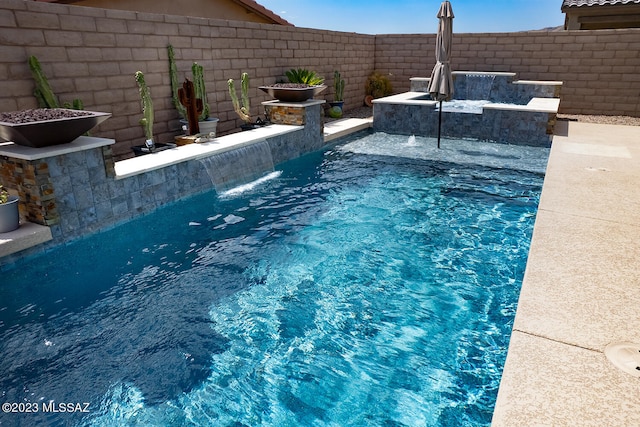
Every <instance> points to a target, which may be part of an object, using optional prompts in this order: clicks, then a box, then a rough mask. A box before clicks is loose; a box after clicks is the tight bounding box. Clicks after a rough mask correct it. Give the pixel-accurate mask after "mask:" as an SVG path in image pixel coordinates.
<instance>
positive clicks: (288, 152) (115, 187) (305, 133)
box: [0, 101, 324, 267]
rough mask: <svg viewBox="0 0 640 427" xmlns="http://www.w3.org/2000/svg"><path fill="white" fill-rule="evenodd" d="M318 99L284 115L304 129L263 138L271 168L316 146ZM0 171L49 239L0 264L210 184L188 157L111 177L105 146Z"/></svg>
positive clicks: (236, 176) (6, 163)
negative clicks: (45, 229) (149, 169)
mask: <svg viewBox="0 0 640 427" xmlns="http://www.w3.org/2000/svg"><path fill="white" fill-rule="evenodd" d="M322 102H323V101H316V102H314V103H311V104H312V105H306V106H305V107H304V108H297V109H296V110H295V111H293V112H292V111H290V114H289V117H294V116H295V119H294V120H296V121H298V122H301V123H304V127H301V128H299V129H297V130H295V131H293V132H289V133H285V134H283V135H277V136H272V137H267V138H265V139H264V140H263V141H266V143H267V144H268V147H269V151H270V153H271V157H272V159H273V164H274V165H277V164H279V163H282V162H286V161H287V160H291V159H294V158H297V157H300V156H301V155H303V154H305V153H308V152H312V151H316V150H319V149H321V148H322V146H323V145H324V135H323V133H322V118H321V110H322ZM271 108H274V109H277V108H278V107H277V106H276V105H274V106H272V107H271ZM247 135H249V134H248V133H247ZM263 141H260V142H263ZM177 149H178V150H179V149H180V148H177ZM236 150H242V148H240V149H236ZM231 151H233V150H231ZM216 155H217V154H213V155H212V156H216ZM229 169H230V172H229V176H228V177H227V178H228V179H229V180H230V181H231V182H234V181H235V180H243V178H244V177H246V173H247V171H246V170H245V168H244V165H243V164H230V165H229ZM0 171H1V174H0V182H1V183H3V184H5V185H6V186H7V187H9V188H11V189H15V190H17V191H18V194H19V196H20V209H21V219H22V220H25V219H26V220H27V221H30V222H35V223H37V224H42V225H47V226H50V227H51V234H52V236H53V240H52V241H50V242H48V243H45V244H43V245H41V246H37V247H34V248H32V249H28V250H25V251H22V252H20V253H18V254H15V255H9V256H6V257H3V258H0V267H2V266H3V265H8V264H11V263H13V262H15V260H17V259H19V258H21V257H23V256H25V255H29V254H32V253H38V252H41V251H43V250H46V249H47V248H50V247H53V246H56V245H59V244H61V243H64V242H68V241H71V240H74V239H77V238H79V237H82V236H85V235H87V234H90V233H92V232H95V231H98V230H101V229H104V228H106V227H110V226H113V225H115V224H118V223H120V222H123V221H126V220H129V219H132V218H135V217H137V216H139V215H142V214H145V213H148V212H151V211H153V210H155V209H156V208H158V207H160V206H162V205H165V204H167V203H171V202H174V201H176V200H179V199H182V198H185V197H189V196H192V195H195V194H198V193H202V192H205V191H208V190H211V189H212V188H214V187H215V185H216V183H214V182H213V181H214V180H213V178H212V177H211V176H210V175H209V171H208V166H207V162H206V159H192V160H186V161H183V162H180V163H177V164H173V165H168V166H166V167H162V168H159V169H155V170H151V171H148V172H144V173H140V174H138V175H133V176H129V177H126V178H121V179H117V177H116V175H115V170H114V163H113V157H112V154H111V146H108V145H107V146H103V147H98V148H91V149H86V150H82V151H76V152H72V153H67V154H62V155H58V156H52V157H46V158H43V159H38V160H21V159H17V158H13V157H7V156H0ZM252 172H254V173H255V172H266V171H255V170H253V171H252ZM185 177H188V178H187V179H185ZM244 181H246V179H245V180H244Z"/></svg>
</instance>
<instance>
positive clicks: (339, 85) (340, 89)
mask: <svg viewBox="0 0 640 427" xmlns="http://www.w3.org/2000/svg"><path fill="white" fill-rule="evenodd" d="M333 86H334V88H335V90H336V95H335V100H336V101H344V79H342V78H341V76H340V71H338V70H336V71H334V72H333Z"/></svg>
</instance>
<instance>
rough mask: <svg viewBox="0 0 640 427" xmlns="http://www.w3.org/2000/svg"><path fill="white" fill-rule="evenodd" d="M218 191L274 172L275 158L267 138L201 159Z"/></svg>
mask: <svg viewBox="0 0 640 427" xmlns="http://www.w3.org/2000/svg"><path fill="white" fill-rule="evenodd" d="M200 163H202V165H203V166H204V167H205V169H206V170H207V173H208V174H209V178H211V183H212V184H213V185H214V187H215V189H216V191H218V192H222V191H226V190H229V189H230V188H233V187H235V186H237V185H240V184H244V183H247V182H250V181H253V180H255V179H257V178H260V177H262V176H263V175H265V174H267V173H269V172H273V158H272V157H271V149H270V148H269V143H268V142H267V141H266V140H262V141H258V142H255V143H253V144H251V145H247V146H244V147H239V148H236V149H233V150H230V151H226V152H224V153H219V154H214V155H213V156H210V157H206V158H204V159H200Z"/></svg>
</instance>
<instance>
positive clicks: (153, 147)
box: [131, 71, 175, 156]
mask: <svg viewBox="0 0 640 427" xmlns="http://www.w3.org/2000/svg"><path fill="white" fill-rule="evenodd" d="M135 79H136V83H137V84H138V91H139V93H140V104H141V106H142V114H143V117H142V118H141V119H140V125H142V128H143V129H144V136H145V138H146V139H145V142H144V145H136V146H133V147H131V149H132V150H133V152H134V153H135V155H136V156H139V155H142V154H149V153H153V152H156V151H162V150H166V149H168V148H172V147H175V144H156V143H155V141H154V140H153V119H154V113H153V101H152V100H151V91H150V90H149V87H148V86H147V83H146V82H145V79H144V74H143V73H142V71H136V74H135Z"/></svg>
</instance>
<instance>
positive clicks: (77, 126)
mask: <svg viewBox="0 0 640 427" xmlns="http://www.w3.org/2000/svg"><path fill="white" fill-rule="evenodd" d="M109 117H111V113H100V112H96V111H84V110H70V109H66V108H51V109H47V108H42V109H34V110H24V111H15V112H11V113H0V139H1V140H4V141H7V142H13V143H15V144H18V145H24V146H27V147H34V148H42V147H48V146H51V145H59V144H66V143H69V142H72V141H73V140H74V139H76V138H78V137H79V136H81V135H83V134H85V133H86V132H88V131H89V130H91V129H92V128H94V127H95V126H97V125H99V124H100V123H102V122H103V121H105V120H106V119H108V118H109ZM16 121H22V122H21V123H19V122H16Z"/></svg>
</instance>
